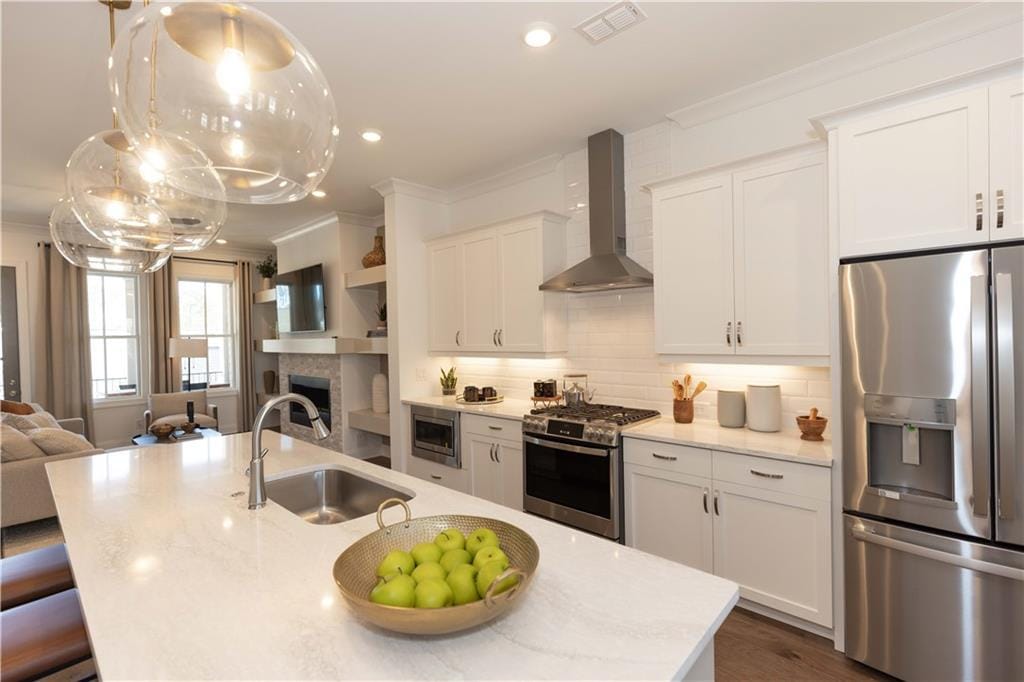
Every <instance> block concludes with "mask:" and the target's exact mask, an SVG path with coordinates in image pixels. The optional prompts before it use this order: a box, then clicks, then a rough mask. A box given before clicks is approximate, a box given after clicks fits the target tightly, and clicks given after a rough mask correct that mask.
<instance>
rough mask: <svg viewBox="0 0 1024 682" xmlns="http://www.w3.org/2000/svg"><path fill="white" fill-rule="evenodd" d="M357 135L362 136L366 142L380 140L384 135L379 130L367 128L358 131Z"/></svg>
mask: <svg viewBox="0 0 1024 682" xmlns="http://www.w3.org/2000/svg"><path fill="white" fill-rule="evenodd" d="M359 137H361V138H363V139H364V140H366V141H367V142H380V141H381V139H382V138H383V137H384V136H383V135H382V134H381V132H380V131H379V130H375V129H373V128H367V129H366V130H364V131H363V132H361V133H359Z"/></svg>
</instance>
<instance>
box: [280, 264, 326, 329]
mask: <svg viewBox="0 0 1024 682" xmlns="http://www.w3.org/2000/svg"><path fill="white" fill-rule="evenodd" d="M326 311H327V306H326V303H325V302H324V266H323V265H322V264H321V265H310V266H309V267H306V268H302V269H301V270H292V271H291V272H284V273H281V274H279V275H278V276H277V330H278V332H282V333H288V332H322V331H326V330H327V319H326V318H327V312H326Z"/></svg>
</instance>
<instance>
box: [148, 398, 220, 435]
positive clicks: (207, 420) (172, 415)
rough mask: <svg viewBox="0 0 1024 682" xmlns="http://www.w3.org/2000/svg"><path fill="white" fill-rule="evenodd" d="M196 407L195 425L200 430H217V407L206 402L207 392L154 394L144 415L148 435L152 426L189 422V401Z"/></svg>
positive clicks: (179, 424)
mask: <svg viewBox="0 0 1024 682" xmlns="http://www.w3.org/2000/svg"><path fill="white" fill-rule="evenodd" d="M190 400H191V401H192V404H193V407H195V411H196V414H195V423H196V424H199V426H200V428H204V429H216V428H217V427H218V426H219V424H220V422H219V420H218V418H217V406H216V405H214V404H213V403H209V402H207V400H206V391H179V392H178V393H154V394H153V395H151V396H150V397H149V409H148V410H146V411H145V412H143V413H142V417H143V420H144V421H145V424H146V433H149V429H150V427H151V426H154V425H158V424H170V425H171V426H181V425H182V424H184V423H185V422H186V421H188V414H187V412H188V401H190Z"/></svg>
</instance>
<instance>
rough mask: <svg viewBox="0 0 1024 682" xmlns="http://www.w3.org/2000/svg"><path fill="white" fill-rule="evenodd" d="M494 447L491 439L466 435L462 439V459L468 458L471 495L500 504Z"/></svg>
mask: <svg viewBox="0 0 1024 682" xmlns="http://www.w3.org/2000/svg"><path fill="white" fill-rule="evenodd" d="M494 447H495V441H494V439H493V438H487V437H485V436H475V435H467V437H466V438H463V439H462V458H463V459H464V460H465V459H467V458H468V464H469V472H470V480H472V482H473V483H472V486H471V488H470V489H471V490H472V492H473V494H474V495H476V496H477V497H482V498H484V499H485V500H490V501H491V502H497V503H499V504H501V500H502V490H501V472H500V469H501V465H500V464H498V463H497V461H496V460H495V459H494Z"/></svg>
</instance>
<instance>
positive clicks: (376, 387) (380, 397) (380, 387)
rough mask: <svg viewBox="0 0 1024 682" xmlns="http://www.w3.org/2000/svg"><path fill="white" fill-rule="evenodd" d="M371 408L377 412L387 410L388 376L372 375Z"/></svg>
mask: <svg viewBox="0 0 1024 682" xmlns="http://www.w3.org/2000/svg"><path fill="white" fill-rule="evenodd" d="M372 408H373V411H374V412H376V413H377V414H387V412H388V378H387V377H386V376H385V375H383V374H374V375H373V398H372Z"/></svg>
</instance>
